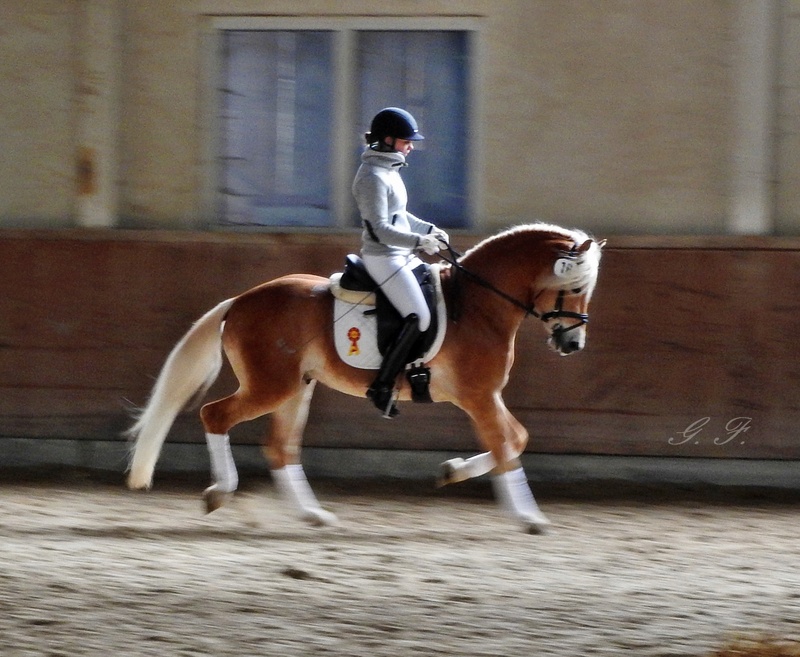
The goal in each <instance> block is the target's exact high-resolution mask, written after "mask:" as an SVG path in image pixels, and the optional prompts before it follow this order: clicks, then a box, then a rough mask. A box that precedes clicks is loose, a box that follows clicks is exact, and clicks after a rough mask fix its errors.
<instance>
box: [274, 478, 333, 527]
mask: <svg viewBox="0 0 800 657" xmlns="http://www.w3.org/2000/svg"><path fill="white" fill-rule="evenodd" d="M270 472H271V473H272V479H273V481H274V482H275V486H276V487H277V489H278V491H279V492H280V494H281V496H282V497H283V498H284V499H286V500H288V501H289V502H291V503H292V505H293V506H294V507H295V508H296V509H297V510H298V511H299V512H300V515H301V516H302V517H303V518H304V519H306V520H309V521H311V522H313V523H314V524H323V525H331V524H334V523H335V522H336V516H334V515H333V514H332V513H329V512H328V511H325V510H324V509H323V508H322V507H321V506H320V505H319V502H318V501H317V498H316V496H315V495H314V491H312V490H311V486H310V485H309V483H308V479H306V473H305V471H304V470H303V466H302V465H300V464H299V463H294V464H291V465H287V466H284V467H283V468H277V469H276V470H271V471H270Z"/></svg>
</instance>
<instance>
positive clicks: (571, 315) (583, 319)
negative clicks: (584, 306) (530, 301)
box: [531, 290, 589, 339]
mask: <svg viewBox="0 0 800 657" xmlns="http://www.w3.org/2000/svg"><path fill="white" fill-rule="evenodd" d="M573 292H576V291H575V290H573ZM563 306H564V290H559V291H558V296H557V297H556V305H555V308H553V310H551V311H550V312H546V313H543V314H541V315H539V314H537V313H536V311H535V310H532V312H531V314H532V315H533V316H534V317H538V318H539V319H541V320H542V321H543V322H549V321H550V320H551V319H561V318H567V319H575V320H577V321H576V322H575V323H574V324H572V325H570V326H560V325H559V326H556V327H555V328H554V329H553V330H552V331H551V333H552V334H553V337H554V338H556V339H558V338H560V337H561V336H562V335H564V333H567V332H569V331H572V330H573V329H576V328H580V327H581V326H584V325H586V324H588V323H589V315H587V314H586V313H576V312H574V311H572V310H564V309H563Z"/></svg>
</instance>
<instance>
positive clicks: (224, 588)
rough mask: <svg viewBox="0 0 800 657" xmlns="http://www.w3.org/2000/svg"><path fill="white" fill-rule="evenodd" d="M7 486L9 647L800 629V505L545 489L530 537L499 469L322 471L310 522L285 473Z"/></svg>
mask: <svg viewBox="0 0 800 657" xmlns="http://www.w3.org/2000/svg"><path fill="white" fill-rule="evenodd" d="M204 484H205V482H204V481H193V482H192V483H188V482H184V481H177V482H176V481H168V482H166V483H165V482H163V481H162V482H157V485H156V488H155V489H154V490H153V491H151V492H149V493H132V492H129V491H127V490H125V489H124V488H123V487H122V485H121V482H118V481H113V480H111V479H109V476H108V475H105V476H103V477H99V476H97V475H92V474H86V473H83V474H80V473H75V474H73V475H68V476H63V475H62V476H58V477H55V478H54V479H53V478H49V479H46V480H43V479H41V478H40V479H38V480H22V481H21V480H20V478H19V477H13V476H11V477H8V476H6V477H4V478H3V479H2V480H0V655H2V656H3V657H10V656H13V657H16V656H23V655H24V656H27V655H37V656H38V655H48V656H53V657H54V656H56V655H63V656H70V657H72V656H81V655H126V656H127V655H135V656H138V655H159V656H162V657H163V656H168V655H187V656H188V655H192V656H195V655H215V656H227V655H248V656H249V655H282V656H287V657H288V656H294V655H298V656H299V655H331V656H333V655H336V656H338V655H342V656H345V655H347V656H353V655H365V656H367V655H368V656H371V657H372V656H381V655H387V656H388V655H391V656H393V657H396V656H401V655H414V656H420V655H460V656H466V655H525V656H526V657H530V656H532V655H558V656H564V657H566V656H570V657H576V656H578V655H621V654H631V655H641V656H650V655H659V656H665V655H704V654H707V653H708V652H709V651H710V650H711V649H713V648H718V647H719V646H720V645H721V644H722V643H724V642H725V641H726V640H727V639H728V638H730V637H732V636H736V635H740V634H760V633H763V632H771V633H773V634H775V635H778V636H781V637H784V638H787V639H793V640H796V639H799V638H800V568H799V567H798V566H800V541H798V519H799V518H800V513H799V511H800V506H798V502H797V501H796V500H787V499H781V500H776V499H773V498H768V497H764V496H763V495H762V496H752V495H750V496H744V497H742V496H730V495H728V494H726V493H725V492H719V491H717V492H716V493H715V494H713V495H711V496H708V495H704V494H700V493H696V492H693V493H688V494H687V493H686V492H685V491H684V492H678V493H677V494H673V493H671V492H670V491H667V492H666V493H665V492H664V491H660V492H658V494H654V493H653V491H650V492H649V493H648V492H647V491H644V492H642V491H638V492H636V493H631V492H628V494H623V495H617V496H601V497H597V496H592V495H591V494H587V495H583V496H576V495H572V496H569V495H563V494H554V493H551V494H549V495H548V494H545V495H542V494H539V498H540V500H539V501H540V503H541V505H542V508H543V509H544V510H545V512H546V513H547V514H548V515H549V517H550V518H551V520H552V521H553V528H552V530H551V531H550V532H549V533H548V534H547V535H545V536H529V535H526V534H524V533H522V532H521V531H519V530H518V529H517V528H516V527H515V526H514V525H513V524H512V523H511V522H509V521H508V520H506V519H505V518H503V517H501V516H499V515H498V513H497V512H496V510H495V505H494V502H493V501H492V500H491V498H490V488H489V485H488V483H487V482H483V483H481V482H478V483H476V484H474V485H471V487H467V486H465V485H462V486H463V487H462V488H461V489H460V490H456V489H454V488H451V489H449V490H447V489H445V491H444V492H442V491H439V492H437V491H435V490H432V489H429V488H426V487H425V486H419V487H417V488H416V489H414V490H409V489H408V487H407V486H406V485H404V484H398V483H384V484H381V483H372V484H369V485H354V484H352V483H348V482H314V481H313V480H312V484H314V485H315V488H316V490H317V493H318V495H319V497H320V498H321V499H322V500H323V503H324V504H325V506H326V507H327V508H328V509H329V510H331V511H334V512H335V513H337V514H338V516H339V518H340V520H341V526H340V527H338V528H324V529H318V528H317V529H315V528H312V527H307V526H305V525H304V524H302V523H301V522H300V521H299V520H297V519H295V517H294V516H293V515H292V514H291V513H290V512H289V510H288V509H287V508H286V506H285V505H284V504H283V503H282V502H280V501H279V500H278V499H277V498H276V496H275V492H274V490H273V488H272V486H271V483H270V482H269V480H268V478H266V477H264V478H252V479H250V480H246V481H244V491H243V492H242V494H241V495H240V496H239V498H238V500H237V501H236V503H234V504H233V505H232V506H230V507H226V508H225V509H222V510H220V511H218V512H217V513H215V514H212V515H210V516H204V515H202V513H201V505H200V499H199V493H200V492H201V490H202V488H203V486H204Z"/></svg>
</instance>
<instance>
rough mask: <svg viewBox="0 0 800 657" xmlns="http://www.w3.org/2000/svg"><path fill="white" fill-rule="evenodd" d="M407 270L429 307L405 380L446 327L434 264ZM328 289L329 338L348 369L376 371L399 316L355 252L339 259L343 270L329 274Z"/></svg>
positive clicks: (436, 346)
mask: <svg viewBox="0 0 800 657" xmlns="http://www.w3.org/2000/svg"><path fill="white" fill-rule="evenodd" d="M413 272H414V275H415V276H416V278H417V281H418V282H419V284H420V288H421V289H422V293H423V295H424V296H425V300H426V302H427V303H428V308H429V309H430V311H431V323H430V326H429V327H428V330H427V331H425V332H424V333H422V334H421V335H420V337H419V339H418V340H417V342H416V343H415V344H414V346H413V347H412V349H411V351H410V352H409V356H408V360H409V363H408V365H410V366H412V369H410V370H409V373H411V374H410V375H409V378H411V377H412V376H413V373H414V368H415V367H416V368H420V367H422V366H423V363H425V362H427V361H428V360H430V359H431V358H433V357H434V356H435V355H436V353H437V352H438V351H439V347H441V344H442V342H443V341H444V333H445V328H446V315H445V312H446V311H445V308H444V301H443V299H442V292H441V285H440V282H439V267H438V265H427V264H424V263H423V264H422V265H420V266H418V267H416V268H415V269H414V270H413ZM330 291H331V294H333V296H334V297H335V304H334V338H335V342H336V348H337V352H338V354H339V357H340V358H341V359H342V360H343V361H344V362H346V363H348V364H349V365H352V366H353V367H359V368H362V369H376V370H377V369H378V368H379V367H380V364H381V360H382V356H383V355H384V354H385V353H386V351H387V350H388V349H389V348H390V347H391V345H392V343H393V341H394V339H395V338H396V336H397V334H398V333H399V331H400V329H401V328H402V326H403V318H402V317H401V316H400V313H399V312H397V310H396V309H395V307H394V306H393V305H392V303H391V302H390V301H389V299H388V298H387V297H386V295H385V294H384V293H383V292H382V291H381V289H380V287H379V286H378V284H377V283H376V282H375V281H374V280H373V278H372V277H371V276H370V275H369V274H368V273H367V270H366V268H365V267H364V262H363V261H362V260H361V258H360V257H359V256H357V255H355V254H349V255H348V256H347V257H346V258H345V266H344V271H342V272H337V273H335V274H333V275H332V276H331V277H330ZM412 364H413V365H412ZM424 369H425V370H426V371H427V368H424ZM417 374H418V372H417ZM415 398H416V395H415ZM420 401H422V400H421V399H420Z"/></svg>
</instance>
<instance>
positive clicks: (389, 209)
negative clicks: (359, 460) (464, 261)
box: [353, 107, 449, 417]
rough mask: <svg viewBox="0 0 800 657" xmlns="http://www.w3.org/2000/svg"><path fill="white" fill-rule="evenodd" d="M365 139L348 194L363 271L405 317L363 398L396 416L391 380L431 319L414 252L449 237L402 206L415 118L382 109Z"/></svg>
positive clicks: (415, 134) (416, 132) (414, 138)
mask: <svg viewBox="0 0 800 657" xmlns="http://www.w3.org/2000/svg"><path fill="white" fill-rule="evenodd" d="M365 138H366V142H367V148H366V149H365V150H364V152H363V154H362V155H361V166H360V167H359V169H358V172H357V173H356V177H355V180H354V181H353V195H354V196H355V199H356V202H357V204H358V210H359V212H360V214H361V219H362V223H363V226H364V230H363V232H362V235H361V242H362V244H361V257H362V259H363V261H364V265H365V267H366V269H367V272H368V273H369V274H370V276H372V278H373V279H374V280H375V281H376V282H377V283H378V284H379V285H380V287H381V290H383V292H384V294H385V295H386V297H387V298H388V299H389V301H390V302H391V303H392V305H393V306H394V307H395V308H396V309H397V311H398V312H399V313H400V316H401V317H403V319H404V324H403V327H402V329H401V330H400V333H399V334H398V336H397V338H396V339H395V341H394V343H393V344H392V346H391V347H390V348H389V350H388V351H387V352H386V354H385V355H384V358H383V362H382V364H381V367H380V369H379V370H378V375H377V377H376V378H375V380H374V381H373V383H372V385H371V386H370V387H369V389H368V390H367V397H369V398H370V399H371V400H372V402H373V403H374V404H375V405H376V406H377V407H378V408H379V409H380V410H381V411H383V412H384V416H385V417H393V416H395V415H397V408H396V406H395V405H394V399H393V397H394V394H393V390H394V384H395V380H396V379H397V375H398V374H399V373H400V371H401V370H402V369H403V368H404V367H405V365H406V359H407V356H408V353H409V351H410V350H411V348H412V346H413V345H414V343H415V342H416V341H417V338H418V337H419V336H420V334H421V333H423V332H424V331H426V330H427V329H428V327H429V326H430V322H431V315H430V311H429V310H428V305H427V303H426V302H425V297H424V295H423V293H422V290H421V288H420V286H419V283H418V282H417V279H416V277H415V275H414V273H413V272H414V269H416V268H417V267H418V266H420V265H422V264H423V263H422V261H421V260H420V259H419V258H418V257H417V256H416V254H415V252H416V251H424V252H425V253H427V254H429V255H433V254H434V253H436V252H438V251H439V248H440V242H444V243H447V241H448V239H449V238H448V236H447V233H445V232H444V231H443V230H442V229H441V228H437V227H436V226H435V225H434V224H432V223H429V222H427V221H423V220H422V219H419V218H418V217H415V216H414V215H413V214H411V213H410V212H408V211H407V210H406V202H407V200H408V195H407V193H406V186H405V184H404V183H403V179H402V178H401V177H400V169H401V168H402V167H404V166H407V165H406V157H408V155H409V153H411V151H412V150H414V142H415V141H421V140H422V139H424V137H423V136H422V135H421V134H420V132H419V129H418V127H417V122H416V120H415V119H414V117H413V116H411V114H409V113H408V112H407V111H406V110H404V109H400V108H398V107H387V108H385V109H382V110H381V111H380V112H378V113H377V114H376V115H375V118H373V119H372V124H371V125H370V131H369V132H368V133H366V135H365Z"/></svg>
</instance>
